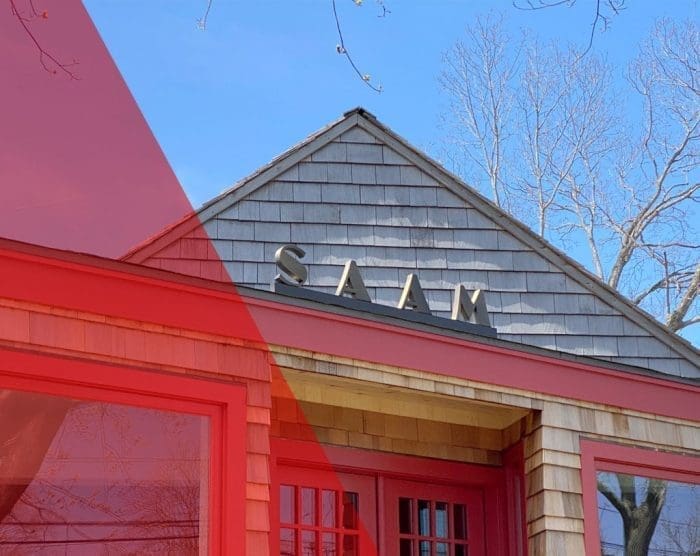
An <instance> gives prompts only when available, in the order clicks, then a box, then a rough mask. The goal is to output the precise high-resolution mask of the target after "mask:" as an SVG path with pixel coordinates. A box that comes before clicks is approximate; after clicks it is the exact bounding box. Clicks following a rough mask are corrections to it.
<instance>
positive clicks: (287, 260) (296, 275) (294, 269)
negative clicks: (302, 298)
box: [275, 244, 308, 286]
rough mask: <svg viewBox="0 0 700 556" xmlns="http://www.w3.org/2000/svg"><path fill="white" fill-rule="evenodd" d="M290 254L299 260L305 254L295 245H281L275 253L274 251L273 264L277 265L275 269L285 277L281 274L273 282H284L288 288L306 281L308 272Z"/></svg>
mask: <svg viewBox="0 0 700 556" xmlns="http://www.w3.org/2000/svg"><path fill="white" fill-rule="evenodd" d="M290 253H293V254H294V255H296V256H297V257H299V258H302V257H303V256H304V255H306V252H305V251H304V250H303V249H302V248H301V247H298V246H297V245H292V244H290V245H283V246H282V247H280V248H279V249H278V250H277V251H275V262H276V263H277V268H279V269H280V270H281V271H283V272H284V273H286V276H285V275H284V274H282V273H280V274H278V275H277V276H276V277H275V280H277V281H279V282H284V283H285V284H287V285H289V286H299V285H301V284H303V283H304V282H305V281H306V277H307V276H308V272H307V271H306V267H305V266H304V265H303V264H301V263H300V262H299V261H298V260H297V259H296V258H295V257H292V255H290Z"/></svg>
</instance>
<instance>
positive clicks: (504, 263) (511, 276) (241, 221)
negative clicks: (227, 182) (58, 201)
mask: <svg viewBox="0 0 700 556" xmlns="http://www.w3.org/2000/svg"><path fill="white" fill-rule="evenodd" d="M387 143H389V144H387ZM397 150H401V151H402V153H399V152H397ZM409 158H411V159H412V161H409ZM290 162H292V164H290ZM419 165H420V166H421V167H419ZM268 178H269V179H268ZM457 193H460V194H459V195H458V194H457ZM199 214H200V218H201V219H202V222H203V224H204V228H205V230H206V232H207V234H208V235H209V236H210V238H211V239H212V240H213V242H214V246H215V248H216V251H217V252H218V255H219V256H220V257H221V259H222V260H223V261H226V262H225V266H226V269H227V271H228V273H229V275H230V278H231V279H233V281H234V282H235V283H236V284H241V285H246V286H252V287H255V288H262V289H269V288H270V282H271V280H272V279H273V277H274V276H275V274H276V269H275V266H274V264H273V259H274V252H275V250H276V249H277V248H278V247H279V246H280V245H281V244H285V243H289V242H292V243H296V244H298V245H299V246H301V247H302V248H303V249H304V250H305V251H306V256H305V258H304V262H305V263H306V264H307V265H308V267H309V279H308V282H307V284H308V286H309V287H311V288H314V289H317V290H320V291H325V292H331V293H332V292H334V291H335V286H336V285H337V281H338V279H339V277H340V274H341V271H342V266H343V264H344V263H345V261H346V260H347V259H354V260H355V261H356V262H357V265H358V266H359V267H360V269H361V272H362V275H363V278H364V280H365V283H366V286H367V289H368V291H369V293H370V296H371V297H372V299H373V300H374V301H376V302H378V303H384V304H389V305H395V304H396V303H397V301H398V299H399V295H400V292H401V287H402V285H403V282H404V280H405V277H406V275H407V274H408V273H410V272H417V274H418V276H419V278H420V281H421V285H422V286H423V289H424V290H425V293H426V298H427V300H428V302H429V304H430V307H431V309H432V310H433V312H434V313H436V314H438V315H443V316H449V311H450V303H451V296H452V290H453V289H454V286H455V285H456V284H460V283H461V284H464V286H465V287H466V288H467V289H477V288H481V289H484V290H486V291H487V303H488V307H489V311H490V317H491V322H492V325H493V326H495V327H496V329H497V330H498V336H499V338H501V339H504V340H509V341H513V342H519V343H524V344H530V345H534V346H539V347H543V348H548V349H552V350H559V351H565V352H570V353H575V354H579V355H588V356H593V357H597V358H603V359H609V360H613V361H616V362H620V363H625V364H629V365H633V366H638V367H643V368H647V369H652V370H656V371H661V372H664V373H669V374H674V375H681V376H686V377H700V369H699V368H698V360H699V358H698V352H697V350H695V349H694V348H693V347H692V346H690V345H689V344H688V343H687V342H684V341H683V340H681V339H679V338H677V337H676V336H675V335H673V334H671V333H670V332H668V331H666V330H665V329H664V328H663V327H662V326H660V325H658V324H657V323H655V322H653V321H652V320H651V319H650V317H649V316H648V315H645V314H644V313H642V312H641V311H639V310H638V309H636V308H634V307H632V306H630V304H629V303H626V302H624V301H621V300H619V299H618V300H615V296H614V295H613V294H612V293H611V292H610V290H609V289H607V288H606V287H605V286H604V285H602V284H600V283H599V282H598V281H597V280H596V279H595V278H593V277H592V276H591V275H590V274H587V273H586V272H585V271H583V269H582V268H581V267H579V266H578V265H576V263H574V262H573V261H571V260H570V259H568V258H567V257H566V256H564V255H563V254H561V253H559V252H558V251H556V249H554V248H553V247H552V246H550V245H548V244H546V243H545V242H544V241H543V240H542V239H540V238H537V237H535V236H534V235H533V234H532V233H531V232H529V231H527V230H525V229H524V228H523V226H522V225H521V224H519V223H517V222H514V221H513V220H512V219H511V218H510V217H508V216H506V215H504V214H503V213H502V212H501V211H499V209H497V208H495V207H494V206H493V205H491V204H490V203H489V202H488V201H487V200H485V199H484V198H483V197H481V196H479V195H478V194H477V193H475V192H474V191H472V190H471V189H469V188H468V187H467V186H465V185H464V184H462V183H461V182H458V181H457V180H456V178H454V176H450V175H449V174H448V173H446V172H444V170H440V169H439V168H437V167H436V166H435V165H434V163H433V162H432V161H430V160H429V159H427V158H423V155H421V154H420V153H417V152H416V151H415V150H413V148H412V147H410V145H408V144H406V143H405V142H403V140H401V139H400V138H399V137H397V136H396V135H394V134H393V133H392V132H391V131H389V130H388V129H386V128H384V127H383V126H381V124H379V123H378V122H376V120H374V118H373V117H371V116H367V115H364V114H363V113H362V112H351V113H349V114H348V115H346V117H345V118H344V119H342V120H340V121H339V122H338V123H336V124H334V125H332V126H330V127H329V128H327V129H325V130H322V132H320V133H318V134H316V135H315V136H312V137H311V138H310V139H309V140H307V141H306V142H305V143H302V144H301V145H300V146H298V147H295V148H294V149H292V150H291V151H288V152H287V153H285V155H282V156H281V157H280V158H279V159H277V160H276V161H273V163H271V164H270V165H269V166H268V167H266V168H263V169H262V170H261V171H260V172H259V173H257V174H255V175H253V176H252V177H250V178H248V179H246V180H244V181H243V182H241V183H240V184H239V185H237V186H236V187H234V188H233V189H232V190H230V192H228V193H226V194H224V195H222V196H221V197H219V198H217V199H215V200H214V201H212V202H211V203H209V204H208V205H206V206H205V207H204V208H203V209H202V210H201V211H200V213H199ZM172 233H173V232H171V237H168V236H167V234H166V236H164V237H162V238H161V239H160V244H159V243H157V242H156V243H154V244H153V245H154V246H155V247H150V251H149V247H148V246H147V247H146V249H143V250H142V251H141V253H144V256H147V257H148V259H147V261H146V262H147V264H150V265H153V266H159V267H162V268H166V269H175V270H178V269H181V268H182V267H180V266H179V265H180V264H181V262H184V261H182V260H183V259H190V260H198V259H199V260H202V261H204V260H207V259H208V258H209V259H211V256H209V257H208V256H207V250H206V248H204V247H199V248H198V247H197V244H199V243H200V242H205V241H206V240H204V239H199V240H198V239H197V233H196V232H195V233H190V234H189V235H190V236H194V237H193V239H190V240H189V242H190V244H189V245H188V244H185V243H183V242H182V241H178V236H177V235H174V236H173V235H172ZM174 233H175V234H177V233H178V231H177V229H176V230H175V231H174ZM179 237H180V238H183V237H187V231H186V230H185V233H183V234H181V235H180V236H179ZM168 242H170V243H169V244H168ZM193 242H194V244H193V245H192V243H193ZM178 243H179V246H178ZM154 249H157V250H155V251H154ZM138 257H139V253H138V252H137V253H136V255H132V260H134V259H135V260H138ZM175 260H177V261H180V262H177V263H176V261H175ZM206 268H208V267H207V266H206V264H201V266H200V274H201V275H203V276H204V277H210V278H219V279H224V280H226V279H228V278H227V277H225V276H224V277H218V276H207V271H206ZM188 272H194V273H197V271H196V269H195V270H192V267H190V269H189V270H188Z"/></svg>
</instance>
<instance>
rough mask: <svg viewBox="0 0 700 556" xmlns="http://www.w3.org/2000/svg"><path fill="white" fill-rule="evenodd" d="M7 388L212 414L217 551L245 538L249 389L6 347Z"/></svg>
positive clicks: (213, 540)
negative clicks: (241, 465) (247, 390)
mask: <svg viewBox="0 0 700 556" xmlns="http://www.w3.org/2000/svg"><path fill="white" fill-rule="evenodd" d="M0 388H9V389H17V390H25V391H32V392H40V393H45V394H51V395H56V396H65V397H70V398H78V399H86V400H101V401H107V402H112V403H118V404H125V405H133V406H139V407H148V408H155V409H163V410H168V411H177V412H184V413H192V414H197V415H203V416H207V417H209V418H210V423H211V428H210V434H211V438H210V456H211V462H210V481H209V519H210V532H209V546H210V550H211V553H212V554H221V555H226V554H231V553H232V551H233V547H236V549H238V547H240V546H241V545H242V543H244V542H245V508H244V507H243V506H242V504H241V500H245V495H246V494H245V481H246V474H245V466H243V469H242V470H241V467H240V462H241V461H245V459H246V445H245V434H246V399H245V388H244V387H243V386H241V385H238V384H232V383H222V382H215V381H209V380H204V379H202V378H192V377H186V376H176V375H170V374H166V373H155V372H153V371H144V370H139V369H134V368H128V367H119V366H115V365H107V364H101V363H94V362H88V361H84V360H79V359H73V358H68V357H55V356H49V355H43V354H36V353H28V352H23V351H15V350H10V349H4V348H0ZM224 525H225V526H224Z"/></svg>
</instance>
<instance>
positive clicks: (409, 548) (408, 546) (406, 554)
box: [399, 539, 413, 556]
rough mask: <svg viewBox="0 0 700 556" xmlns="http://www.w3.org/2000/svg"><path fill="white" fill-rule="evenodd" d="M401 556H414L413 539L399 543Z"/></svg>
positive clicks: (402, 540)
mask: <svg viewBox="0 0 700 556" xmlns="http://www.w3.org/2000/svg"><path fill="white" fill-rule="evenodd" d="M399 556H413V541H412V540H411V539H401V540H400V541H399Z"/></svg>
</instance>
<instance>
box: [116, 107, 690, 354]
mask: <svg viewBox="0 0 700 556" xmlns="http://www.w3.org/2000/svg"><path fill="white" fill-rule="evenodd" d="M353 128H359V129H360V130H362V131H364V132H366V133H368V134H369V135H370V136H372V137H373V138H375V139H376V142H377V143H381V144H383V145H385V146H387V147H388V148H389V149H390V150H391V151H393V152H394V153H397V154H398V155H400V157H403V158H404V159H405V160H406V161H408V162H409V163H411V164H412V165H414V166H415V167H417V168H419V169H420V170H421V171H422V172H424V173H425V174H426V175H428V176H430V177H431V178H432V179H434V180H435V181H436V182H437V183H438V184H439V185H441V186H443V187H444V188H446V189H447V190H448V191H450V192H451V193H452V194H454V195H456V196H457V197H459V198H460V199H461V200H463V201H464V202H465V203H466V204H468V205H470V206H471V207H473V208H475V209H477V210H478V211H479V212H481V213H482V214H483V215H484V216H486V217H487V218H489V219H490V220H492V221H493V222H495V223H497V224H498V225H499V226H500V227H501V228H502V229H504V230H506V231H507V232H509V233H510V234H511V235H513V236H514V237H516V238H517V239H518V240H519V241H520V242H522V243H523V244H525V245H526V246H528V247H529V248H530V249H532V250H533V251H536V252H537V254H538V255H540V256H541V257H543V258H544V259H546V260H547V261H549V263H550V264H551V265H553V266H554V267H556V269H557V270H559V271H561V272H562V273H564V274H565V275H566V276H568V277H569V278H570V279H571V280H573V281H575V282H576V283H578V284H579V285H581V286H582V287H583V288H584V289H585V290H587V291H588V292H591V293H592V294H593V295H595V296H597V298H599V299H600V300H602V301H603V302H604V303H606V304H608V305H610V306H611V307H613V308H614V309H615V310H616V311H618V312H619V313H620V314H621V315H622V316H624V317H626V318H628V319H630V320H631V321H633V322H634V323H635V324H636V325H638V326H639V327H641V328H642V329H643V330H644V331H646V332H647V333H648V334H649V335H651V336H652V337H654V338H656V339H657V340H659V341H660V342H662V343H663V344H665V345H666V346H668V347H669V348H671V349H673V350H674V351H675V352H676V353H678V354H680V355H682V356H683V357H685V358H686V359H687V360H688V361H689V362H690V363H692V364H693V365H695V366H696V367H700V352H698V350H697V349H696V348H694V347H693V346H692V345H691V344H690V343H689V342H688V341H686V340H685V339H683V338H681V337H680V336H678V335H676V334H674V333H673V332H671V331H670V330H669V329H668V328H667V327H666V326H664V325H663V324H662V323H660V322H659V321H657V320H656V319H655V318H654V317H652V316H651V315H649V314H648V313H646V312H645V311H644V310H642V309H640V308H639V307H637V306H636V305H634V304H633V303H632V302H631V301H629V300H628V299H626V298H625V297H624V296H622V295H621V294H620V293H619V292H617V291H616V290H614V289H612V288H610V287H609V286H608V285H607V284H605V283H604V282H602V281H601V280H600V279H599V278H598V277H597V276H595V275H593V274H592V273H590V272H589V271H588V270H586V269H585V268H584V267H583V266H582V265H581V264H579V263H578V262H576V261H575V260H573V259H572V258H570V257H569V256H567V255H566V254H565V253H563V252H562V251H560V250H559V249H557V248H556V247H554V246H553V245H551V244H550V243H548V242H547V241H546V240H544V239H543V238H541V237H540V236H538V235H537V234H535V233H534V232H533V231H532V230H530V229H529V228H528V227H527V226H525V225H524V224H522V223H521V222H519V221H517V220H516V219H514V218H513V217H512V216H510V215H508V214H507V213H506V212H504V211H503V210H502V209H501V208H499V207H498V206H496V205H495V204H494V203H492V202H491V201H490V200H488V199H487V198H485V197H484V196H482V195H481V194H479V193H478V192H476V191H474V190H473V189H472V188H470V187H469V186H468V185H466V184H465V183H464V182H463V181H462V180H461V179H460V178H458V177H457V176H455V175H454V174H452V173H451V172H449V171H447V170H446V169H444V168H443V167H441V166H440V165H439V163H437V162H436V161H434V160H432V159H431V158H430V157H428V156H427V155H426V154H424V153H422V152H421V151H419V150H418V149H416V148H415V147H413V146H412V145H411V144H410V143H409V142H408V141H406V140H405V139H403V138H402V137H401V136H399V135H398V134H396V133H395V132H394V131H392V130H391V129H389V128H388V127H386V126H385V125H384V124H382V123H381V122H379V121H378V120H377V119H376V118H375V117H374V116H373V115H372V114H370V113H369V112H367V111H365V110H364V109H362V108H355V109H353V110H350V111H348V112H346V113H345V114H344V115H343V117H342V118H340V119H338V120H337V121H335V122H333V123H331V124H329V125H328V126H326V127H324V128H323V129H321V130H319V131H317V132H316V133H314V134H312V135H310V136H309V137H307V138H306V139H305V140H304V141H302V142H301V143H298V144H297V145H295V146H294V147H292V148H290V149H289V150H287V151H286V152H284V153H282V154H281V155H280V156H278V157H276V158H275V159H274V160H272V161H271V162H270V163H268V164H267V165H265V166H263V167H262V168H260V169H259V170H257V171H256V172H254V173H253V174H251V175H249V176H247V177H246V178H244V179H242V180H240V181H239V182H237V183H236V184H235V185H234V186H233V187H231V188H230V189H228V190H226V191H224V192H223V193H221V194H220V195H218V196H217V197H215V198H214V199H212V200H211V201H209V202H207V203H206V204H205V205H203V206H202V207H201V208H200V209H198V210H197V211H196V212H195V213H193V214H192V215H190V216H188V217H186V218H184V219H183V220H181V221H179V222H177V223H175V224H173V225H172V226H171V227H169V228H168V229H166V230H164V231H163V232H162V233H160V234H159V235H157V236H155V237H154V238H151V239H149V240H147V241H146V242H145V243H143V244H141V245H139V246H137V247H135V248H134V249H132V250H131V251H130V252H129V253H127V254H126V255H125V256H124V259H125V260H128V261H130V262H136V263H144V262H146V261H147V260H148V259H149V258H150V257H152V256H154V255H155V254H157V253H158V252H159V251H161V250H162V249H164V248H166V247H167V246H169V245H171V244H172V243H173V242H175V241H177V240H178V239H180V238H182V237H184V236H186V235H187V234H191V233H193V232H196V231H197V230H198V229H199V228H201V227H202V225H203V224H204V223H205V222H207V221H209V220H210V219H212V218H214V217H215V216H216V215H218V214H220V213H222V212H223V211H226V210H227V209H229V208H231V207H233V206H234V205H236V204H237V203H238V202H239V201H241V200H242V199H244V198H246V197H248V196H250V195H251V194H253V193H255V192H256V191H258V190H259V189H261V188H262V187H263V186H265V185H267V184H269V183H270V182H272V181H274V180H276V179H278V178H281V177H283V176H284V174H285V172H287V171H289V170H290V169H292V168H293V167H294V166H295V165H297V164H299V163H301V162H302V161H304V160H306V159H309V158H310V157H311V155H313V154H314V153H317V152H318V151H319V150H321V149H323V148H324V147H326V146H327V145H329V144H330V143H331V142H333V141H334V140H337V139H338V138H339V137H341V136H343V134H347V133H348V132H350V131H351V130H352V129H353Z"/></svg>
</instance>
